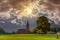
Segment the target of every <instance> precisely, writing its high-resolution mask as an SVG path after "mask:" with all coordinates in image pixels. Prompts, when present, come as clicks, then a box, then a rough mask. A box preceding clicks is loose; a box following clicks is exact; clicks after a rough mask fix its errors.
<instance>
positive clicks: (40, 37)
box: [0, 34, 60, 40]
mask: <svg viewBox="0 0 60 40" xmlns="http://www.w3.org/2000/svg"><path fill="white" fill-rule="evenodd" d="M56 37H57V36H56V34H48V35H47V34H13V35H0V40H60V38H58V39H57V38H56Z"/></svg>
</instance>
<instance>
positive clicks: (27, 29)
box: [26, 21, 30, 32]
mask: <svg viewBox="0 0 60 40" xmlns="http://www.w3.org/2000/svg"><path fill="white" fill-rule="evenodd" d="M26 31H27V32H30V28H29V22H28V21H27V24H26Z"/></svg>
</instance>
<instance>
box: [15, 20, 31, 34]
mask: <svg viewBox="0 0 60 40" xmlns="http://www.w3.org/2000/svg"><path fill="white" fill-rule="evenodd" d="M28 32H30V28H29V23H28V21H27V24H26V28H25V29H18V30H17V32H16V33H17V34H25V33H28Z"/></svg>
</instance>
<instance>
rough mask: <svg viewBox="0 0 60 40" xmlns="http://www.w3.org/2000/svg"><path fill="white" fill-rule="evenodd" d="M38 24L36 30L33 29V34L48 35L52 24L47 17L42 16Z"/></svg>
mask: <svg viewBox="0 0 60 40" xmlns="http://www.w3.org/2000/svg"><path fill="white" fill-rule="evenodd" d="M36 22H37V27H36V28H35V29H33V30H35V31H33V32H36V33H47V32H48V31H50V23H49V21H48V19H47V17H45V16H41V17H39V18H38V19H37V21H36ZM36 29H37V30H36Z"/></svg>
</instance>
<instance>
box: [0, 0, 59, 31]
mask: <svg viewBox="0 0 60 40" xmlns="http://www.w3.org/2000/svg"><path fill="white" fill-rule="evenodd" d="M41 15H44V16H46V17H47V18H48V19H49V20H52V21H54V23H55V24H58V25H59V24H60V0H0V25H1V26H0V27H2V28H4V30H6V31H8V32H13V31H17V29H22V28H25V26H26V22H27V20H28V21H29V24H30V30H32V29H33V28H34V27H36V20H37V18H38V17H39V16H41Z"/></svg>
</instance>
